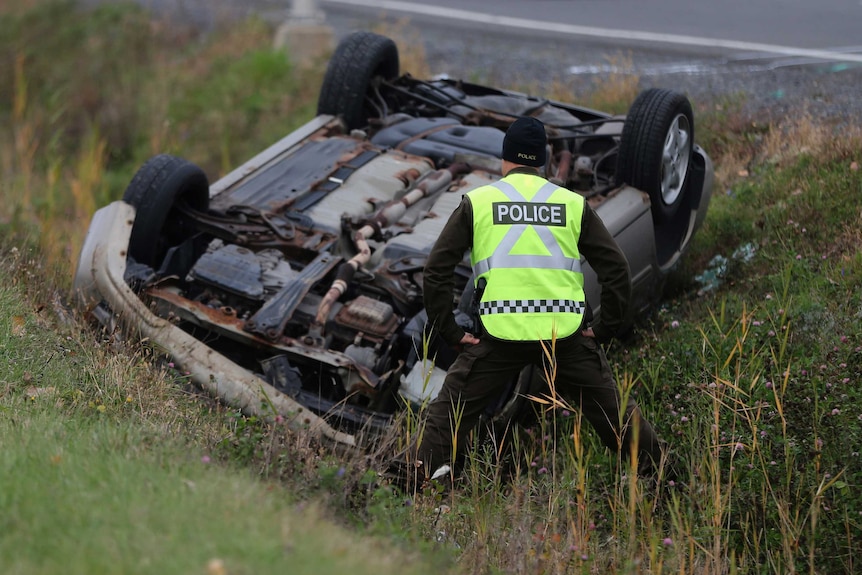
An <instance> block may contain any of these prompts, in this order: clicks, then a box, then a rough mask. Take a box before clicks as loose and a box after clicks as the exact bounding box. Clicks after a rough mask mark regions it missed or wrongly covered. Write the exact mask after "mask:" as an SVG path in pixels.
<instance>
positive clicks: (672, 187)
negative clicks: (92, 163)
mask: <svg viewBox="0 0 862 575" xmlns="http://www.w3.org/2000/svg"><path fill="white" fill-rule="evenodd" d="M526 115H532V116H535V117H537V118H539V119H540V120H541V121H542V122H543V123H544V124H545V126H546V130H547V133H548V140H549V148H550V149H549V154H548V157H549V160H548V164H547V165H546V166H545V174H546V176H547V177H549V178H550V179H551V180H552V181H554V182H556V183H558V184H559V185H561V186H565V187H567V188H569V189H571V190H572V191H573V192H575V193H579V194H582V195H583V196H584V197H585V198H586V199H587V200H588V201H589V203H590V205H591V206H592V207H593V208H594V209H595V210H596V212H597V214H598V215H599V216H600V217H601V218H602V220H603V221H604V223H605V225H606V227H607V228H608V230H609V231H610V232H611V233H612V235H613V236H614V237H615V238H616V240H617V242H618V243H619V245H620V247H621V248H622V250H623V252H624V253H625V254H626V257H627V258H628V261H629V264H630V267H631V271H632V282H633V295H634V304H635V305H634V306H633V312H632V318H634V317H636V315H637V314H639V313H642V312H643V311H645V310H646V309H648V308H649V307H650V306H651V305H652V304H653V303H654V302H655V301H656V300H657V299H658V298H659V297H660V295H661V290H662V286H663V284H664V279H665V277H666V275H667V274H668V272H669V270H670V269H671V267H672V266H673V265H674V264H675V263H676V262H677V261H678V259H679V258H680V257H681V256H682V254H683V253H684V252H685V251H686V248H687V247H688V245H689V242H690V241H691V238H692V237H693V235H694V233H695V232H696V231H697V229H698V228H699V227H700V225H701V223H702V222H703V219H704V217H705V214H706V210H707V206H708V205H709V200H710V194H711V189H712V180H713V174H712V165H711V162H710V159H709V157H708V156H707V155H706V153H705V152H704V151H703V150H702V149H701V148H699V147H698V146H697V145H695V143H694V118H693V115H692V109H691V105H690V103H689V101H688V100H687V98H686V97H685V96H684V95H682V94H679V93H676V92H673V91H669V90H663V89H650V90H646V91H644V92H642V93H641V94H640V95H639V96H638V97H637V99H636V100H635V101H634V103H633V104H632V106H631V108H630V110H629V113H628V114H627V115H625V116H612V115H608V114H604V113H601V112H598V111H594V110H590V109H587V108H582V107H577V106H574V105H570V104H564V103H560V102H555V101H550V100H547V99H542V98H536V97H531V96H527V95H524V94H520V93H515V92H510V91H506V90H500V89H495V88H491V87H486V86H480V85H476V84H471V83H467V82H462V81H456V80H451V79H436V80H431V81H423V80H418V79H415V78H413V77H411V76H410V75H401V74H400V70H399V58H398V52H397V48H396V46H395V44H394V43H393V42H392V41H391V40H390V39H388V38H386V37H383V36H379V35H376V34H372V33H367V32H358V33H354V34H352V35H350V36H348V37H346V38H345V39H344V40H343V41H342V42H341V43H340V44H339V46H338V48H337V49H336V51H335V53H334V55H333V57H332V59H331V61H330V63H329V65H328V68H327V71H326V74H325V77H324V80H323V85H322V87H321V91H320V97H319V102H318V115H317V116H316V117H315V118H314V119H312V120H311V121H310V122H308V123H307V124H305V125H304V126H302V127H301V128H299V129H298V130H296V131H295V132H293V133H291V134H289V135H287V136H286V137H285V138H284V139H282V140H281V141H279V142H277V143H275V144H274V145H272V146H271V147H269V148H268V149H266V150H264V151H263V152H261V153H260V154H259V155H257V156H256V157H254V158H252V159H251V160H249V161H248V162H246V163H245V164H243V165H241V166H239V167H238V168H236V169H235V170H234V171H233V172H231V173H229V174H227V175H226V176H224V177H223V178H221V179H220V180H218V181H217V182H215V183H213V184H212V185H210V183H209V182H208V181H207V177H206V175H205V174H204V173H203V171H202V170H201V169H200V168H198V167H196V166H195V165H193V164H191V163H189V162H187V161H185V160H183V159H180V158H177V157H174V156H169V155H159V156H156V157H154V158H152V159H150V160H149V161H147V162H146V163H145V164H144V165H143V166H142V167H141V168H140V169H139V170H138V172H137V174H136V175H135V176H134V178H133V179H132V181H131V183H130V184H129V186H128V188H127V190H126V192H125V195H124V197H123V200H122V201H117V202H113V203H111V204H109V205H108V206H105V207H103V208H101V209H100V210H98V211H97V212H96V214H95V215H94V216H93V220H92V222H91V225H90V229H89V232H88V235H87V239H86V240H85V243H84V246H83V248H82V251H81V255H80V260H79V262H78V266H77V271H76V273H75V278H74V291H75V297H76V301H77V302H78V303H79V305H80V306H81V307H82V309H83V310H85V311H86V312H87V313H88V314H89V315H90V317H92V318H94V319H96V320H97V321H99V322H100V323H101V324H103V325H106V326H113V325H115V324H119V325H120V326H122V327H123V329H124V331H126V332H127V333H129V334H133V335H139V336H141V337H143V338H146V339H147V340H148V341H150V342H151V343H153V344H155V345H157V346H159V347H160V348H162V349H163V350H164V351H165V352H166V353H167V354H168V355H170V356H171V357H172V358H174V361H176V362H177V363H178V364H180V365H181V366H182V367H183V369H184V370H185V371H188V372H189V373H190V375H191V378H192V379H193V381H195V382H196V383H197V384H198V385H200V386H201V387H203V388H205V389H207V390H208V391H210V392H211V393H213V394H215V395H216V396H218V397H219V398H221V399H222V400H224V401H226V402H227V403H229V404H231V405H234V406H237V407H239V408H242V409H243V410H245V411H246V412H249V413H259V414H271V415H275V414H279V415H281V416H282V417H283V418H285V420H286V421H288V422H289V424H290V425H292V426H294V427H297V428H299V427H301V428H307V429H311V430H313V431H315V432H317V433H320V434H322V435H324V436H326V437H329V438H330V439H332V440H335V441H337V442H340V443H346V444H351V445H352V444H355V443H356V441H357V432H358V430H360V429H370V430H380V429H384V428H386V427H387V426H388V425H389V423H390V420H391V417H392V415H393V414H394V413H396V412H397V411H398V410H399V409H401V408H402V407H404V406H405V405H418V404H421V403H423V402H424V401H427V400H428V399H430V398H432V397H433V396H434V395H435V394H436V393H437V391H438V390H439V388H440V386H441V385H442V379H443V375H444V374H445V369H446V367H448V364H449V363H450V362H451V361H452V360H453V359H454V357H453V353H452V351H451V350H448V349H446V348H445V346H442V345H440V344H439V342H438V341H437V340H436V339H435V337H434V334H433V333H428V331H427V330H426V329H425V327H426V326H425V323H426V321H425V320H426V315H425V312H424V310H423V304H422V273H423V266H424V263H425V258H426V256H427V254H428V253H429V251H430V249H431V247H432V245H433V244H434V241H435V240H436V238H437V236H438V235H439V232H440V230H441V229H442V227H443V225H444V224H445V222H446V220H447V218H448V216H449V214H450V213H451V212H452V210H453V209H454V208H455V207H456V206H457V205H458V204H459V202H460V201H461V197H462V195H463V194H464V193H466V192H467V191H469V190H471V189H473V188H475V187H477V186H481V185H484V184H487V183H489V182H492V181H494V180H496V179H498V178H499V177H500V168H501V161H500V154H501V150H502V141H503V136H504V133H505V130H506V128H507V127H508V126H509V124H511V123H512V121H514V119H515V118H517V117H519V116H526ZM583 269H584V273H585V281H586V288H587V298H588V301H590V302H593V306H594V312H595V313H601V310H600V309H599V308H598V302H599V286H598V285H597V284H596V280H595V275H594V274H593V273H592V272H591V270H590V269H589V266H587V265H584V267H583ZM457 285H458V292H459V293H456V294H454V295H455V297H454V299H453V306H454V307H455V308H456V309H457V310H458V311H457V315H458V317H459V322H461V321H463V322H464V325H465V326H469V325H471V324H472V321H473V318H472V317H471V316H470V305H469V304H470V298H471V293H472V280H471V270H470V265H469V258H467V259H465V261H464V263H463V266H462V269H461V270H460V271H459V281H458V282H457ZM539 379H540V378H538V377H536V376H534V374H532V373H529V372H528V373H525V374H522V375H521V377H519V378H517V380H516V381H512V382H504V383H506V385H501V398H500V401H499V402H498V403H497V404H496V405H495V406H494V410H493V413H489V414H488V415H489V418H492V419H493V418H498V419H500V418H502V419H505V420H508V419H510V418H514V417H516V416H517V414H518V412H519V410H521V409H522V408H523V407H524V405H523V403H524V391H525V390H526V389H532V386H534V385H536V384H537V383H536V382H537V380H539Z"/></svg>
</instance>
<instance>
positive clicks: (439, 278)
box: [423, 198, 473, 346]
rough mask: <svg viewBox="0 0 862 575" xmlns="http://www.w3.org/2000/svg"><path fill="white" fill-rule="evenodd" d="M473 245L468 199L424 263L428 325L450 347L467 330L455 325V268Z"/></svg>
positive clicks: (460, 206)
mask: <svg viewBox="0 0 862 575" xmlns="http://www.w3.org/2000/svg"><path fill="white" fill-rule="evenodd" d="M472 245H473V209H472V206H471V204H470V201H469V200H468V199H467V198H464V199H462V200H461V204H460V205H459V206H458V207H457V208H455V211H454V212H452V215H451V216H450V217H449V221H448V222H446V225H445V226H444V227H443V231H442V232H441V233H440V237H438V238H437V241H436V242H435V243H434V247H433V248H432V249H431V253H430V254H429V255H428V261H427V262H426V263H425V274H424V275H425V279H424V285H423V294H424V295H423V297H424V301H425V310H426V311H427V312H428V325H429V326H431V328H432V329H433V330H435V331H436V333H438V334H439V335H440V336H441V337H442V338H443V341H445V342H446V343H447V344H449V345H451V346H455V345H457V344H458V343H460V342H461V338H462V337H464V330H463V329H462V328H461V327H460V326H459V325H458V324H457V323H455V314H454V303H455V302H454V291H455V268H456V267H457V266H458V264H459V263H461V260H463V259H464V254H465V253H466V252H467V250H469V249H470V247H471V246H472Z"/></svg>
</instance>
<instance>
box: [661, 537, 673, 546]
mask: <svg viewBox="0 0 862 575" xmlns="http://www.w3.org/2000/svg"><path fill="white" fill-rule="evenodd" d="M662 545H664V546H665V547H670V546H671V545H673V539H671V538H670V537H665V538H664V540H663V541H662Z"/></svg>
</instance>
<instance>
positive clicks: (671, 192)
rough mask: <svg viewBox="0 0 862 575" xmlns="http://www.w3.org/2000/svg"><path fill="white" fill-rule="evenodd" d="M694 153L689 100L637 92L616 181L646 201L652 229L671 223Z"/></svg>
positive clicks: (659, 91)
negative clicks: (634, 189)
mask: <svg viewBox="0 0 862 575" xmlns="http://www.w3.org/2000/svg"><path fill="white" fill-rule="evenodd" d="M693 147H694V114H693V113H692V109H691V103H690V102H689V100H688V98H686V97H685V95H683V94H680V93H679V92H674V91H672V90H664V89H660V88H651V89H649V90H645V91H643V92H641V93H640V94H639V95H638V97H637V98H636V99H635V101H634V103H633V104H632V106H631V108H630V110H629V113H628V115H627V116H626V120H625V124H624V125H623V132H622V136H621V137H620V148H619V153H618V155H617V170H616V181H617V184H618V185H623V184H628V185H630V186H632V187H635V188H638V189H639V190H643V191H644V192H646V193H647V194H648V195H649V198H650V202H651V204H652V215H653V221H654V222H655V223H656V225H661V224H666V223H668V222H670V221H671V220H672V219H673V217H674V215H676V212H677V210H678V209H679V206H680V204H682V199H683V196H684V192H685V184H686V179H687V177H688V174H689V162H690V161H691V157H692V153H693Z"/></svg>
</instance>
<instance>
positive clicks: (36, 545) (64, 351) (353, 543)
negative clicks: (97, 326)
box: [0, 250, 433, 574]
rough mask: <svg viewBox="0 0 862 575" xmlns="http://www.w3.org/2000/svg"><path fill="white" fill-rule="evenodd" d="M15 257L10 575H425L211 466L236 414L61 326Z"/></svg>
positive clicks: (5, 463) (312, 512)
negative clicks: (36, 302)
mask: <svg viewBox="0 0 862 575" xmlns="http://www.w3.org/2000/svg"><path fill="white" fill-rule="evenodd" d="M15 255H16V252H15V250H12V256H13V257H12V258H10V257H8V256H7V257H6V258H4V261H3V264H4V267H5V268H6V269H9V270H13V272H14V273H15V276H13V277H11V278H10V277H9V276H7V278H6V281H5V282H4V285H3V286H0V323H2V324H3V325H8V326H11V329H9V330H4V331H3V332H0V358H2V365H0V413H2V417H0V465H2V468H3V470H4V473H3V474H2V475H0V517H2V520H0V524H2V527H3V529H2V532H0V533H2V534H0V568H2V571H3V572H4V573H9V574H30V573H159V574H163V573H212V574H219V573H282V572H284V569H285V566H287V565H289V566H290V571H291V572H292V573H343V572H344V571H345V570H350V571H351V572H355V573H380V572H392V571H393V570H394V569H396V568H397V569H398V570H399V572H411V573H428V572H431V569H432V567H433V562H431V563H430V564H429V561H428V560H427V559H426V560H424V561H421V562H420V561H416V556H415V554H411V553H407V552H404V551H403V550H399V549H398V548H396V547H395V546H393V545H392V544H391V543H386V542H384V541H382V540H380V539H375V538H371V537H369V536H367V535H366V536H364V537H359V536H358V535H357V534H356V533H354V532H351V531H349V530H347V529H346V528H345V527H344V526H340V525H338V524H336V523H335V522H333V521H332V520H329V519H327V518H326V517H325V515H326V512H325V510H323V509H319V508H317V507H316V506H315V505H313V504H308V503H303V502H302V501H300V500H298V499H296V498H294V497H292V496H290V495H288V494H287V493H285V491H284V490H283V488H282V486H280V485H279V484H277V483H273V482H271V481H266V480H263V481H262V480H261V479H260V478H259V477H257V476H255V474H254V470H253V468H250V467H249V466H243V465H241V463H242V462H241V461H239V460H237V458H232V459H228V458H224V457H220V454H221V453H223V451H224V450H223V445H224V441H223V440H224V437H225V435H226V434H227V435H230V436H232V437H234V438H235V437H237V436H238V435H241V434H242V431H241V430H238V429H237V427H236V426H235V425H234V426H233V427H231V425H232V422H235V421H236V417H235V416H234V414H232V413H230V412H226V411H225V410H224V409H223V408H221V407H220V406H218V405H217V404H214V403H212V402H211V401H209V400H207V399H206V398H202V397H197V396H195V395H193V394H190V392H189V390H186V389H184V386H183V382H182V375H181V374H177V373H175V372H174V371H172V370H171V368H170V366H164V367H162V368H156V367H155V366H153V365H152V364H150V363H149V361H148V360H145V359H144V358H141V357H133V358H124V357H123V356H122V355H118V354H116V353H115V352H114V350H112V349H110V347H109V346H102V345H100V346H97V347H96V348H95V349H93V342H92V334H90V333H84V334H82V333H81V332H80V330H79V329H77V328H73V327H71V326H70V327H69V328H66V329H64V328H63V327H61V326H58V325H56V324H54V323H53V321H52V320H51V319H50V315H51V314H49V313H46V310H45V308H41V309H40V308H38V307H37V308H35V309H34V308H33V300H32V299H29V298H27V297H25V295H26V294H27V292H28V289H27V288H26V287H25V286H22V285H21V282H25V281H26V280H27V277H26V276H27V274H26V271H25V270H24V266H23V265H22V264H23V263H26V262H22V261H21V260H16V259H14V256H15ZM19 274H20V275H19ZM30 295H31V296H32V295H34V294H33V293H32V292H31V293H30ZM186 418H188V420H187V419H186ZM247 425H248V424H247ZM409 565H412V567H411V566H409Z"/></svg>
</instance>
